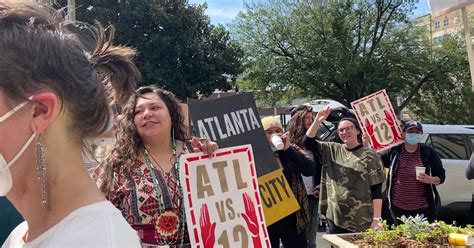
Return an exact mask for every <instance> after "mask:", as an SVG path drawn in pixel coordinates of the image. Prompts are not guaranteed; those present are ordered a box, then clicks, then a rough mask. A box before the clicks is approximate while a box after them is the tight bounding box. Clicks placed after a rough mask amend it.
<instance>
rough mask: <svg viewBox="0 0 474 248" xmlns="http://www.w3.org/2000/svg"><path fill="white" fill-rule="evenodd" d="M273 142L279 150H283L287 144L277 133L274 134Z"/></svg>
mask: <svg viewBox="0 0 474 248" xmlns="http://www.w3.org/2000/svg"><path fill="white" fill-rule="evenodd" d="M272 144H273V146H274V147H275V148H276V149H277V150H283V148H284V147H285V144H283V140H282V139H281V137H280V136H278V134H276V133H275V134H273V135H272Z"/></svg>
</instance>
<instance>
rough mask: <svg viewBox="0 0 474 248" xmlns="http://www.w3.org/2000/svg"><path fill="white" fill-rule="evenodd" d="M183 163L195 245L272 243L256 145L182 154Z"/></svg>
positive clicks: (202, 246) (189, 226) (189, 216)
mask: <svg viewBox="0 0 474 248" xmlns="http://www.w3.org/2000/svg"><path fill="white" fill-rule="evenodd" d="M180 164H181V165H183V167H181V170H180V180H181V185H183V191H184V196H183V198H184V204H185V205H184V206H185V209H186V216H187V218H186V219H187V225H188V231H189V235H190V240H191V244H192V247H198V248H211V247H215V245H219V247H225V248H228V247H242V248H244V247H245V248H247V247H257V248H260V247H270V241H269V239H268V233H267V228H266V225H265V219H264V216H263V209H262V205H261V202H260V194H259V190H258V183H257V174H256V171H255V160H254V156H253V153H252V146H251V145H245V146H237V147H230V148H223V149H219V150H217V151H216V152H215V153H214V154H213V155H212V157H209V155H207V154H203V153H192V154H186V155H182V156H181V158H180Z"/></svg>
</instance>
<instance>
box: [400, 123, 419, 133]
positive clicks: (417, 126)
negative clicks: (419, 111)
mask: <svg viewBox="0 0 474 248" xmlns="http://www.w3.org/2000/svg"><path fill="white" fill-rule="evenodd" d="M413 128H417V129H418V130H420V131H421V132H423V126H422V125H421V123H419V122H418V121H407V122H405V125H404V126H403V131H404V132H405V131H406V130H408V129H413Z"/></svg>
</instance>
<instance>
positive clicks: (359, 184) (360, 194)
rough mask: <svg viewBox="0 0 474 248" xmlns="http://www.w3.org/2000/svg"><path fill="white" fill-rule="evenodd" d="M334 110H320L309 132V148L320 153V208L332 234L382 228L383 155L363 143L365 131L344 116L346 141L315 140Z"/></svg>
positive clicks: (340, 130)
mask: <svg viewBox="0 0 474 248" xmlns="http://www.w3.org/2000/svg"><path fill="white" fill-rule="evenodd" d="M330 113H331V109H329V108H327V109H325V110H323V111H321V112H318V114H317V115H316V118H315V120H314V122H313V124H312V125H311V127H310V128H309V129H308V131H307V132H306V137H305V140H304V144H305V146H306V148H307V149H308V150H310V151H312V152H313V153H315V154H319V155H320V156H321V164H322V178H321V193H320V211H321V214H322V215H324V216H326V220H327V225H328V232H329V233H347V232H361V231H365V230H366V229H367V228H369V227H373V228H375V229H379V230H380V229H381V228H382V227H381V226H380V225H379V222H380V221H381V219H380V217H381V208H382V190H381V187H382V183H383V181H384V179H385V177H384V171H383V166H382V163H381V159H380V157H379V156H378V155H377V153H375V151H373V150H371V149H369V148H368V147H366V146H364V145H362V144H361V134H362V131H361V129H360V127H359V125H358V123H357V121H356V120H354V119H351V118H343V119H341V121H340V122H339V124H338V126H337V131H338V133H339V136H340V138H341V139H342V141H343V144H339V143H334V142H321V141H317V140H316V139H315V137H316V133H317V130H318V128H319V126H320V125H321V123H322V122H323V121H324V120H325V119H326V118H327V117H328V116H329V114H330Z"/></svg>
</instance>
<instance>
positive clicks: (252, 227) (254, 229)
mask: <svg viewBox="0 0 474 248" xmlns="http://www.w3.org/2000/svg"><path fill="white" fill-rule="evenodd" d="M242 198H243V199H244V207H245V213H242V217H243V218H244V220H245V223H246V224H247V228H248V230H249V231H250V233H251V236H252V241H253V247H255V248H261V247H262V244H261V243H260V237H259V232H260V231H259V230H258V219H257V212H256V211H255V207H254V203H253V202H252V199H250V196H249V195H248V194H247V193H243V194H242Z"/></svg>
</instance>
